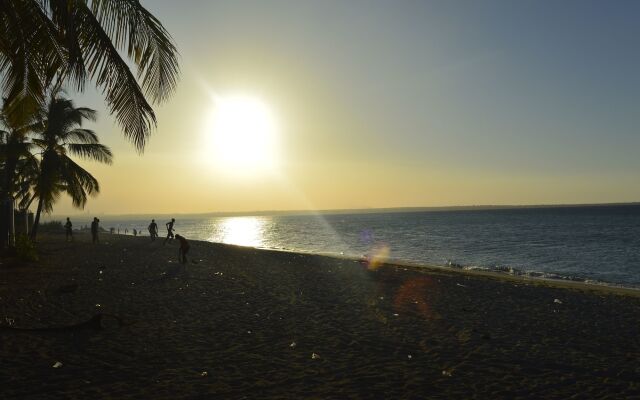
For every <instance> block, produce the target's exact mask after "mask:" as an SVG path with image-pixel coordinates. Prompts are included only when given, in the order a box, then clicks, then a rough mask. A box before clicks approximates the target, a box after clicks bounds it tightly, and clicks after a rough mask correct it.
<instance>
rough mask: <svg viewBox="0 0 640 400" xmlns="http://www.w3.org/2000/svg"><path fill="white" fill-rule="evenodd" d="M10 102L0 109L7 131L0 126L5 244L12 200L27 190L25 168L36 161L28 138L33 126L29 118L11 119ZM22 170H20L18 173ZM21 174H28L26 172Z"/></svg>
mask: <svg viewBox="0 0 640 400" xmlns="http://www.w3.org/2000/svg"><path fill="white" fill-rule="evenodd" d="M6 105H7V102H6V101H5V102H3V105H2V109H1V110H0V123H1V124H2V125H3V126H4V127H5V128H6V130H3V129H0V168H1V171H2V172H1V174H0V176H1V177H2V178H1V180H0V194H2V196H0V198H1V199H3V200H4V203H5V204H2V207H0V210H1V212H2V218H0V234H2V238H1V239H0V240H2V243H6V242H7V240H8V234H9V220H10V217H11V213H12V212H13V207H12V204H13V199H14V198H15V197H16V195H17V192H18V191H21V190H22V189H24V184H23V182H24V178H25V177H26V176H27V175H28V173H27V172H28V171H27V170H26V169H25V168H26V167H27V166H28V165H30V161H29V160H33V156H32V154H31V153H30V150H31V148H32V146H33V145H32V144H31V143H30V141H29V138H28V134H29V132H30V131H31V130H32V129H33V125H32V124H30V123H29V122H30V121H24V120H23V121H19V120H18V119H16V118H13V119H10V118H8V117H7V112H6ZM18 171H19V172H21V173H17V172H18ZM22 173H25V175H23V174H22Z"/></svg>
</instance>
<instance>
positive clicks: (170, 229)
mask: <svg viewBox="0 0 640 400" xmlns="http://www.w3.org/2000/svg"><path fill="white" fill-rule="evenodd" d="M174 222H176V219H175V218H171V221H169V222H167V223H166V224H165V226H166V227H167V238H166V239H165V240H164V242H162V244H163V245H164V244H167V240H169V239H173V224H174Z"/></svg>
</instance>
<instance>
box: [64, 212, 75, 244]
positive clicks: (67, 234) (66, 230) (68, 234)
mask: <svg viewBox="0 0 640 400" xmlns="http://www.w3.org/2000/svg"><path fill="white" fill-rule="evenodd" d="M72 226H73V225H72V224H71V220H70V219H69V217H67V223H66V224H64V233H65V238H66V241H67V242H68V241H69V239H71V241H73V229H71V227H72Z"/></svg>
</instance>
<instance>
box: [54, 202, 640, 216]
mask: <svg viewBox="0 0 640 400" xmlns="http://www.w3.org/2000/svg"><path fill="white" fill-rule="evenodd" d="M620 206H640V202H628V203H582V204H522V205H462V206H433V207H383V208H343V209H325V210H262V211H255V210H254V211H212V212H206V213H181V212H176V213H129V214H108V213H96V214H90V213H88V212H84V213H78V214H64V215H63V214H59V215H58V214H56V215H51V216H47V217H46V220H56V219H60V218H63V217H67V216H71V217H82V216H85V215H86V216H92V217H93V216H99V217H108V218H123V219H126V218H131V217H135V218H143V217H149V218H161V217H171V216H174V217H178V216H190V217H241V216H270V215H274V216H284V215H314V214H324V215H336V214H384V213H410V212H439V211H484V210H513V209H545V208H577V207H620Z"/></svg>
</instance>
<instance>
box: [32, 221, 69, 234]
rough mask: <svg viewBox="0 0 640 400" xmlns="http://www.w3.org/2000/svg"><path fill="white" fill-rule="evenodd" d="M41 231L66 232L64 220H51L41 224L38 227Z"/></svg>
mask: <svg viewBox="0 0 640 400" xmlns="http://www.w3.org/2000/svg"><path fill="white" fill-rule="evenodd" d="M38 229H39V230H40V232H45V233H62V232H64V227H63V226H62V222H60V221H49V222H44V223H42V224H40V227H39V228H38Z"/></svg>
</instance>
